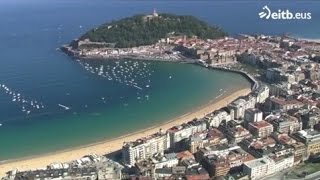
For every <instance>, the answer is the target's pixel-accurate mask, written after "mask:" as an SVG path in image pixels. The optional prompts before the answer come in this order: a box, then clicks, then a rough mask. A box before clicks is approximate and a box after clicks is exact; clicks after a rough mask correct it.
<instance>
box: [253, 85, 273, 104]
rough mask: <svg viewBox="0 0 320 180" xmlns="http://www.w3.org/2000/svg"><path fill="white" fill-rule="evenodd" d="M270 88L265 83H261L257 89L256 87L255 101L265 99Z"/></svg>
mask: <svg viewBox="0 0 320 180" xmlns="http://www.w3.org/2000/svg"><path fill="white" fill-rule="evenodd" d="M269 93H270V89H269V87H268V86H267V85H261V87H260V88H259V89H257V92H256V96H257V103H264V102H265V101H266V99H267V98H268V97H269Z"/></svg>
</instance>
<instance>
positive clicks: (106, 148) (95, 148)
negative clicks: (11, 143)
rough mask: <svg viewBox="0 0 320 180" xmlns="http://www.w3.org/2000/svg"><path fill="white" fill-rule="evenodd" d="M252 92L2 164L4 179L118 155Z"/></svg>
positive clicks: (231, 93)
mask: <svg viewBox="0 0 320 180" xmlns="http://www.w3.org/2000/svg"><path fill="white" fill-rule="evenodd" d="M250 92H251V89H250V88H249V87H248V88H240V89H238V90H235V91H232V90H229V91H227V92H226V93H224V94H223V95H222V96H220V97H219V98H215V99H212V100H211V101H210V102H209V103H207V104H205V105H203V106H200V107H198V108H195V109H194V110H192V111H190V112H189V113H186V114H184V115H181V116H179V117H176V118H173V119H171V120H169V121H167V122H165V123H161V124H156V125H154V126H152V127H149V128H146V129H142V130H139V131H137V132H133V133H129V134H126V135H123V136H120V137H118V138H114V139H108V140H105V141H102V142H97V143H93V144H89V145H84V146H80V147H75V148H72V149H66V150H63V151H58V152H53V153H47V154H42V155H39V156H31V157H26V158H21V159H13V160H7V161H2V162H0V177H2V176H4V175H5V173H6V172H7V171H10V170H12V169H15V168H17V169H19V170H21V171H24V170H30V169H37V168H45V167H46V165H49V164H50V163H53V162H68V161H72V160H75V159H79V158H81V157H82V156H84V155H87V154H90V153H96V154H99V155H103V154H108V153H112V152H115V151H117V150H119V149H121V147H122V144H123V142H124V141H134V140H136V139H138V138H141V137H144V136H147V135H150V134H153V133H155V132H158V130H159V129H160V128H162V129H164V130H167V129H169V128H171V127H172V126H175V125H180V124H182V123H185V122H188V121H190V120H192V119H193V118H195V117H197V118H201V117H204V116H205V115H206V114H208V113H210V112H212V111H214V110H217V109H220V108H222V107H224V106H226V105H228V104H229V103H230V102H232V101H233V100H235V99H237V98H238V97H239V96H245V95H247V94H249V93H250Z"/></svg>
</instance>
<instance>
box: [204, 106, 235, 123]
mask: <svg viewBox="0 0 320 180" xmlns="http://www.w3.org/2000/svg"><path fill="white" fill-rule="evenodd" d="M206 119H207V121H208V123H209V126H212V127H218V126H219V125H220V123H221V122H222V121H224V120H225V121H226V122H228V121H230V120H231V116H230V114H229V113H227V112H226V111H223V110H221V111H216V112H214V113H212V114H210V115H208V116H206Z"/></svg>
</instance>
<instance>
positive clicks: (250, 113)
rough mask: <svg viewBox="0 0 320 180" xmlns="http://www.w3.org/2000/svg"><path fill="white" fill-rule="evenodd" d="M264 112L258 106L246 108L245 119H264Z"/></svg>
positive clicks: (253, 120) (255, 120) (249, 120)
mask: <svg viewBox="0 0 320 180" xmlns="http://www.w3.org/2000/svg"><path fill="white" fill-rule="evenodd" d="M262 119H263V114H262V111H260V110H259V109H256V108H249V109H246V110H245V113H244V121H245V122H247V123H249V122H259V121H262Z"/></svg>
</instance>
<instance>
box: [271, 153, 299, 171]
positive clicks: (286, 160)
mask: <svg viewBox="0 0 320 180" xmlns="http://www.w3.org/2000/svg"><path fill="white" fill-rule="evenodd" d="M270 157H271V158H272V159H273V161H274V168H275V171H277V172H279V171H282V170H284V169H287V168H289V167H292V166H293V165H294V156H293V155H290V156H282V157H275V156H274V157H272V156H270Z"/></svg>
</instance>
